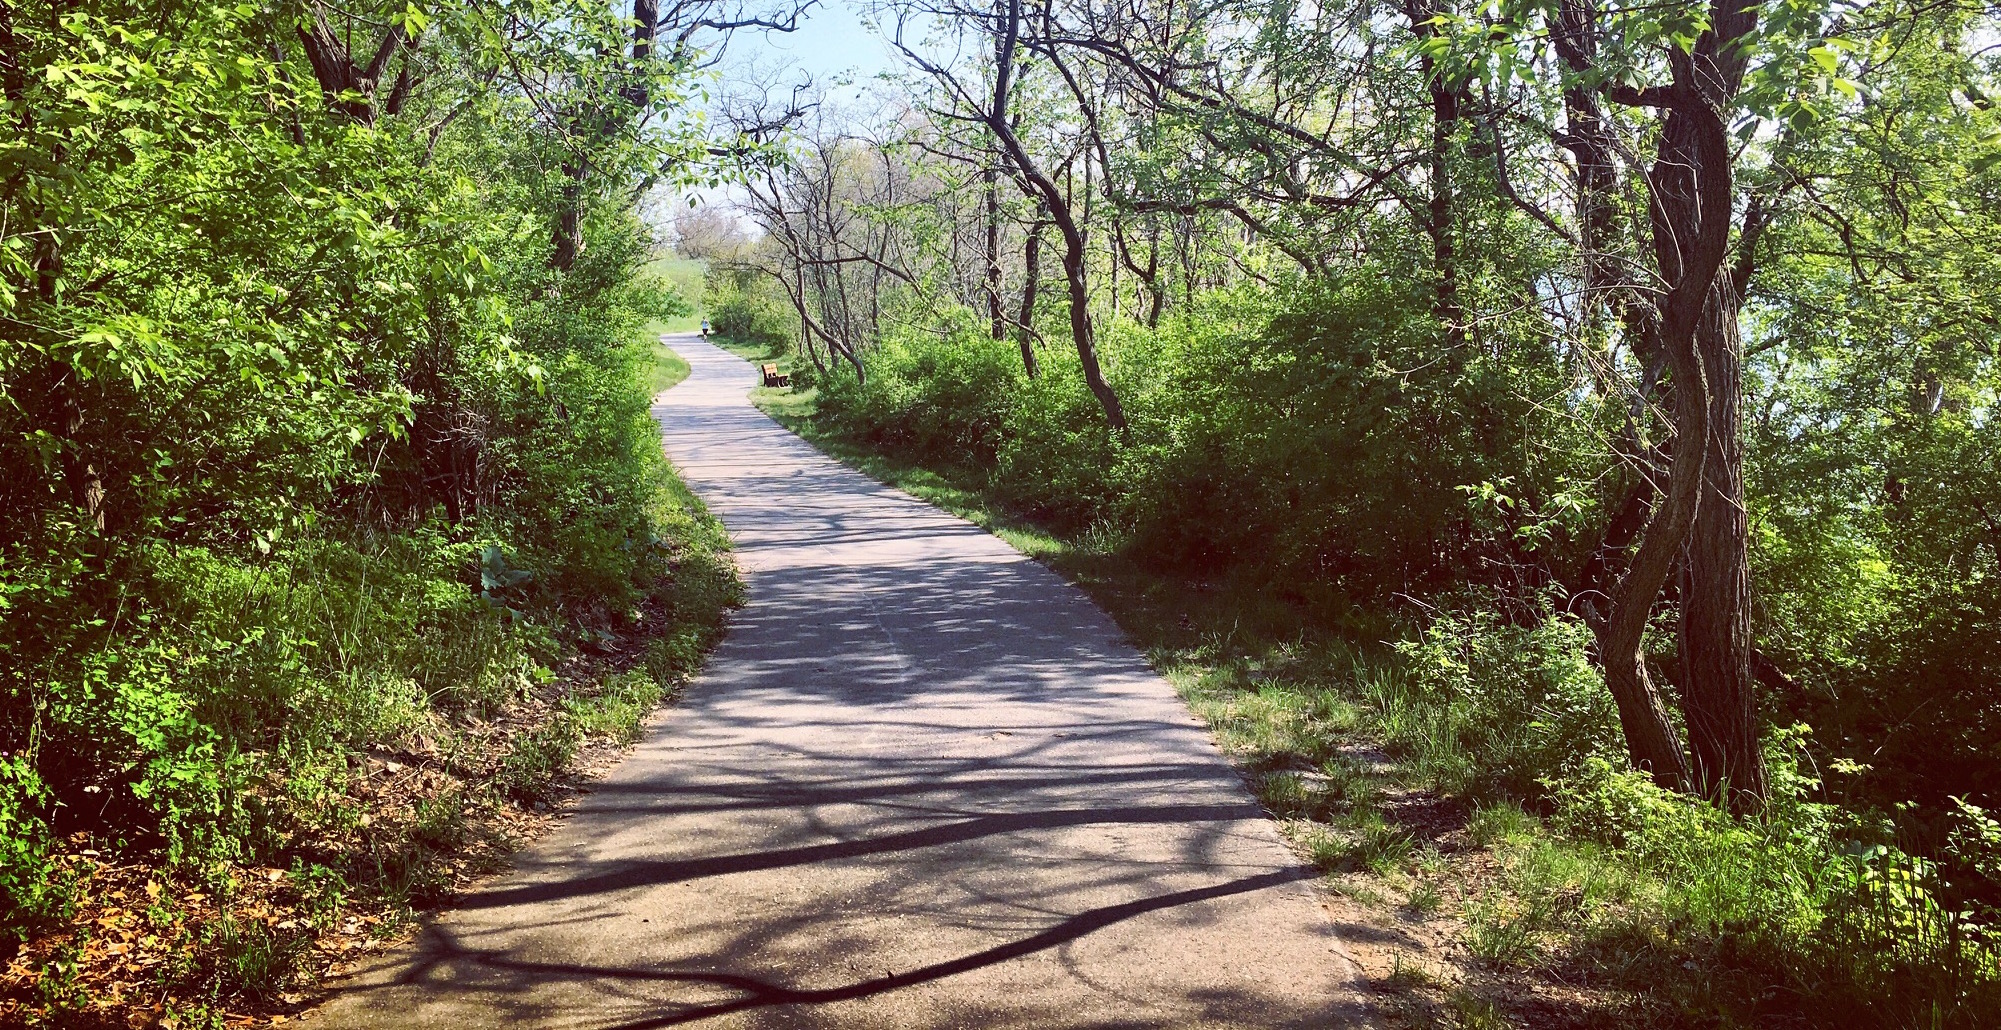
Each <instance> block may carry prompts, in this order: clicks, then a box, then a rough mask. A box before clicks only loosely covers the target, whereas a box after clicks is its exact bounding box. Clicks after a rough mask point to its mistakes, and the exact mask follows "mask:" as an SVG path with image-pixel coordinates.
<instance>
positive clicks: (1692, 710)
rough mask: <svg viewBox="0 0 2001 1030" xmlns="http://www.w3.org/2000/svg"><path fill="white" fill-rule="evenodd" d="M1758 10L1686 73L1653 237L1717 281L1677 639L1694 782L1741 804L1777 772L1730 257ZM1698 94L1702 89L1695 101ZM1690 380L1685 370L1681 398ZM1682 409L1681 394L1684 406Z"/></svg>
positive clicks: (1741, 6) (1706, 39)
mask: <svg viewBox="0 0 2001 1030" xmlns="http://www.w3.org/2000/svg"><path fill="white" fill-rule="evenodd" d="M1756 18H1757V9H1756V8H1755V7H1754V6H1752V5H1751V3H1750V0H1717V2H1716V3H1715V4H1714V5H1713V7H1712V9H1711V13H1710V25H1711V28H1710V29H1709V31H1707V32H1705V33H1703V35H1702V37H1701V38H1700V39H1699V40H1698V41H1697V43H1696V46H1695V49H1694V52H1693V53H1692V54H1691V55H1690V56H1689V58H1688V59H1687V60H1686V61H1685V62H1683V63H1682V65H1681V67H1680V68H1679V69H1678V70H1677V74H1676V80H1677V86H1682V87H1683V90H1682V92H1683V94H1684V97H1683V99H1681V100H1678V101H1677V102H1675V103H1674V104H1673V106H1671V107H1670V109H1669V112H1668V117H1667V124H1666V125H1665V126H1664V128H1663V131H1662V139H1661V144H1660V147H1661V151H1660V157H1661V160H1660V161H1659V162H1658V163H1657V164H1656V165H1655V173H1654V174H1653V175H1652V176H1651V179H1652V182H1651V183H1650V185H1651V186H1652V192H1653V194H1654V202H1653V209H1654V211H1655V212H1656V214H1657V220H1656V223H1655V225H1654V235H1655V242H1654V247H1655V251H1656V253H1657V254H1659V255H1660V256H1661V257H1662V259H1663V260H1662V270H1663V272H1664V273H1665V272H1669V271H1670V265H1669V262H1668V259H1669V258H1672V257H1675V256H1677V255H1679V257H1680V259H1681V260H1683V261H1684V262H1685V263H1684V264H1683V265H1682V267H1681V268H1680V269H1679V271H1680V272H1681V273H1682V278H1683V279H1687V278H1692V277H1693V276H1694V275H1695V274H1697V273H1701V274H1702V276H1703V279H1702V281H1703V283H1704V285H1705V287H1706V288H1705V289H1704V290H1703V297H1702V303H1701V307H1700V309H1699V311H1698V313H1697V318H1696V319H1695V320H1694V324H1693V325H1692V326H1691V327H1690V328H1691V329H1692V332H1691V339H1692V342H1693V344H1694V348H1695V350H1696V352H1697V354H1698V355H1699V358H1700V361H1701V364H1702V372H1703V377H1704V380H1705V382H1706V384H1707V389H1706V390H1705V398H1704V400H1705V401H1706V407H1705V409H1704V412H1703V416H1704V421H1705V425H1706V428H1707V435H1705V436H1703V437H1699V438H1698V437H1692V436H1681V437H1680V438H1679V439H1678V440H1677V447H1676V450H1677V451H1678V452H1679V451H1680V450H1681V449H1682V448H1681V444H1682V443H1683V442H1684V441H1686V442H1693V441H1694V440H1696V439H1701V440H1702V441H1703V452H1704V457H1703V462H1702V465H1703V476H1702V483H1701V487H1702V489H1701V491H1700V497H1699V501H1698V509H1697V513H1696V517H1695V520H1694V523H1693V524H1692V527H1691V533H1690V536H1689V538H1688V540H1687V542H1686V545H1685V550H1684V557H1685V563H1684V568H1685V570H1686V571H1685V573H1684V577H1683V580H1682V596H1681V630H1680V634H1679V640H1678V641H1677V643H1678V645H1679V650H1680V652H1681V654H1680V672H1681V684H1680V685H1681V696H1682V716H1683V720H1684V721H1685V722H1686V723H1687V724H1688V731H1689V744H1690V747H1691V750H1692V751H1693V752H1694V759H1695V762H1694V769H1693V770H1692V772H1693V778H1692V782H1691V786H1692V787H1693V788H1694V789H1695V790H1697V791H1699V792H1701V793H1702V794H1703V795H1705V796H1709V797H1720V796H1721V795H1722V793H1723V792H1724V791H1726V790H1727V792H1728V797H1727V799H1725V800H1727V801H1728V802H1729V804H1730V807H1731V808H1732V809H1733V810H1734V811H1738V812H1747V811H1753V810H1757V809H1760V808H1762V807H1763V806H1764V802H1765V794H1766V780H1765V765H1764V753H1763V750H1762V747H1761V745H1760V742H1759V725H1758V713H1757V697H1756V693H1755V691H1754V688H1753V681H1752V678H1751V607H1750V601H1751V597H1750V593H1751V591H1750V572H1749V567H1748V563H1747V559H1746V554H1747V549H1748V548H1747V533H1748V521H1747V519H1746V517H1745V512H1744V445H1743V440H1742V428H1741V420H1742V416H1741V404H1742V394H1743V367H1742V366H1743V341H1742V338H1741V336H1740V335H1739V330H1738V325H1737V308H1738V298H1737V286H1736V283H1735V281H1734V279H1733V276H1732V273H1731V270H1730V269H1728V268H1726V267H1724V266H1723V257H1724V256H1725V255H1726V254H1727V252H1728V249H1729V245H1730V221H1731V209H1732V201H1733V200H1734V196H1735V190H1734V186H1733V181H1732V174H1731V173H1732V167H1731V161H1732V155H1731V152H1730V147H1729V143H1728V139H1727V138H1726V136H1725V127H1724V115H1723V111H1724V110H1725V109H1726V107H1727V105H1728V104H1729V103H1730V102H1731V101H1732V99H1733V98H1734V97H1735V96H1736V93H1737V90H1738V88H1739V86H1740V85H1741V84H1742V82H1743V76H1744V68H1745V58H1744V55H1743V53H1742V51H1741V48H1740V47H1739V40H1741V39H1742V38H1743V37H1744V36H1745V35H1746V34H1748V33H1749V32H1750V31H1751V30H1752V29H1753V28H1754V27H1755V25H1756ZM1690 94H1692V95H1693V96H1694V97H1695V98H1696V99H1693V100H1691V99H1688V95H1690ZM1712 257H1713V258H1714V259H1715V263H1714V264H1711V263H1710V262H1711V258H1712ZM1670 281H1677V280H1676V279H1675V278H1673V277H1670ZM1677 292H1679V289H1677ZM1670 320H1671V319H1670ZM1677 331H1678V330H1677ZM1683 378H1684V376H1683V373H1682V371H1681V370H1680V368H1679V367H1677V368H1676V369H1675V382H1674V390H1675V392H1676V394H1677V395H1678V394H1680V393H1681V391H1682V388H1683V383H1682V380H1683ZM1681 407H1682V405H1681V403H1680V402H1679V398H1677V403H1676V410H1677V411H1679V410H1680V409H1681ZM1677 460H1679V459H1677Z"/></svg>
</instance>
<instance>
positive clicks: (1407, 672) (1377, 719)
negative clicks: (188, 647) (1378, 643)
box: [1361, 610, 1621, 802]
mask: <svg viewBox="0 0 2001 1030" xmlns="http://www.w3.org/2000/svg"><path fill="white" fill-rule="evenodd" d="M1590 646H1591V638H1590V631H1589V630H1588V629H1587V628H1585V626H1584V625H1583V624H1582V623H1581V622H1579V621H1578V620H1576V619H1572V618H1569V617H1565V616H1551V617H1548V618H1545V619H1543V620H1542V621H1541V622H1538V623H1536V624H1535V625H1533V626H1528V627H1521V626H1512V625H1508V624H1506V623H1504V622H1502V621H1501V620H1500V619H1499V618H1498V617H1497V616H1496V615H1494V614H1493V613H1492V612H1488V611H1480V610H1476V611H1474V612H1471V613H1452V612H1441V613H1438V614H1437V615H1436V616H1435V617H1434V618H1433V619H1432V621H1431V622H1430V623H1429V624H1428V625H1426V626H1425V628H1424V630H1423V631H1422V633H1421V634H1420V635H1419V636H1417V637H1416V638H1414V639H1409V640H1405V641H1401V642H1399V643H1398V644H1397V645H1396V651H1397V655H1398V658H1399V661H1398V662H1397V663H1396V664H1395V665H1394V666H1390V667H1386V668H1383V669H1378V670H1373V671H1372V673H1371V674H1368V675H1366V676H1365V677H1364V679H1363V681H1362V684H1361V689H1362V691H1363V694H1364V696H1365V697H1366V698H1367V699H1368V700H1369V702H1370V704H1371V706H1372V709H1373V713H1372V714H1373V717H1374V718H1373V721H1374V723H1375V724H1376V725H1377V726H1379V727H1381V728H1382V731H1383V732H1384V734H1385V736H1386V738H1387V741H1386V742H1387V743H1388V744H1389V745H1390V746H1391V747H1392V748H1395V749H1396V750H1397V751H1398V752H1399V753H1400V754H1401V755H1403V756H1406V757H1408V758H1410V759H1412V760H1413V761H1414V763H1415V764H1416V765H1417V766H1418V767H1419V768H1421V769H1423V770H1424V771H1425V772H1427V773H1428V774H1429V775H1431V776H1432V777H1434V778H1436V779H1438V780H1439V781H1440V782H1442V783H1443V784H1444V785H1446V786H1447V787H1448V788H1450V789H1453V790H1455V791H1458V792H1464V793H1466V794H1467V795H1468V796H1471V797H1474V798H1476V799H1501V798H1504V799H1512V800H1515V801H1522V802H1539V801H1540V799H1542V798H1543V797H1544V795H1545V793H1546V788H1545V783H1546V782H1547V781H1549V780H1551V779H1554V778H1561V777H1564V776H1566V775H1569V774H1570V773H1572V772H1574V771H1575V770H1577V769H1578V768H1579V767H1580V766H1581V765H1582V764H1583V763H1586V762H1589V761H1592V760H1593V759H1594V758H1595V759H1599V760H1604V759H1607V758H1611V757H1616V756H1618V755H1619V754H1620V753H1621V752H1619V751H1618V746H1619V745H1618V741H1619V740H1620V739H1621V738H1620V733H1619V721H1618V711H1617V709H1616V708H1615V707H1614V706H1613V704H1612V700H1611V696H1610V695H1609V694H1608V693H1607V692H1606V690H1605V687H1604V683H1603V681H1602V679H1601V678H1600V676H1599V674H1598V672H1597V669H1596V668H1595V667H1594V666H1593V665H1592V664H1591V660H1590Z"/></svg>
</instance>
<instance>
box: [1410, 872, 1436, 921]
mask: <svg viewBox="0 0 2001 1030" xmlns="http://www.w3.org/2000/svg"><path fill="white" fill-rule="evenodd" d="M1403 903H1404V907H1406V908H1408V909H1410V910H1411V911H1412V912H1414V913H1416V914H1418V915H1420V916H1429V915H1432V914H1434V913H1436V912H1437V911H1438V910H1439V909H1440V908H1442V907H1444V905H1445V895H1443V894H1442V893H1440V892H1439V890H1438V884H1437V883H1436V882H1435V881H1433V880H1431V879H1429V878H1425V877H1420V878H1418V879H1416V880H1413V881H1411V885H1410V890H1409V891H1407V892H1405V894H1404V899H1403Z"/></svg>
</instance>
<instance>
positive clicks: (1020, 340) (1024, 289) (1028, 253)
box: [1014, 223, 1042, 379]
mask: <svg viewBox="0 0 2001 1030" xmlns="http://www.w3.org/2000/svg"><path fill="white" fill-rule="evenodd" d="M1021 269H1022V272H1021V275H1022V283H1021V317H1020V318H1018V319H1016V320H1015V330H1014V339H1015V342H1016V343H1017V344H1019V345H1020V346H1021V368H1022V371H1023V372H1026V373H1027V374H1028V378H1030V379H1034V378H1035V377H1036V376H1038V375H1041V374H1042V368H1041V366H1040V363H1039V362H1037V361H1036V358H1035V339H1034V337H1035V330H1034V328H1033V326H1034V325H1035V294H1036V291H1037V290H1038V289H1040V288H1041V285H1042V225H1041V223H1035V224H1031V225H1030V226H1029V227H1028V240H1027V242H1025V243H1023V244H1022V245H1021Z"/></svg>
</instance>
